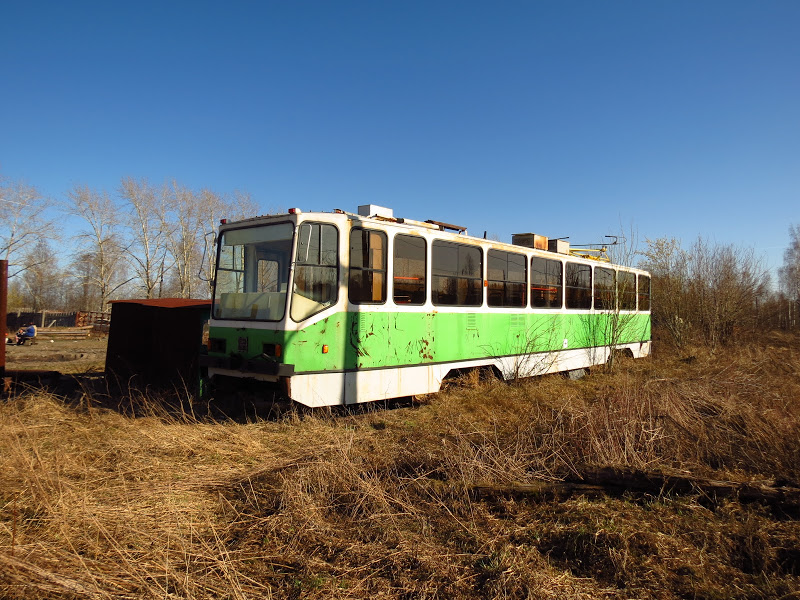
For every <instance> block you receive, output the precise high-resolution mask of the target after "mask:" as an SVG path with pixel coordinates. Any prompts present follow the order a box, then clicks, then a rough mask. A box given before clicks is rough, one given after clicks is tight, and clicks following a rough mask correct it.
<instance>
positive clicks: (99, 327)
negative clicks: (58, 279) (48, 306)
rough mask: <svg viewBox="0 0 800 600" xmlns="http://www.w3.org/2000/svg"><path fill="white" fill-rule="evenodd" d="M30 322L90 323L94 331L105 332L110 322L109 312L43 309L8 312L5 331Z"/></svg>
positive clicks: (49, 324) (52, 324) (48, 324)
mask: <svg viewBox="0 0 800 600" xmlns="http://www.w3.org/2000/svg"><path fill="white" fill-rule="evenodd" d="M30 323H33V324H34V325H36V326H37V327H86V326H87V325H92V326H93V329H94V330H95V331H105V332H107V331H108V328H109V325H110V324H111V313H103V312H81V311H77V312H61V311H56V310H43V311H39V312H31V311H18V312H10V313H8V314H7V315H6V331H17V330H18V329H19V328H20V327H24V326H26V325H28V324H30Z"/></svg>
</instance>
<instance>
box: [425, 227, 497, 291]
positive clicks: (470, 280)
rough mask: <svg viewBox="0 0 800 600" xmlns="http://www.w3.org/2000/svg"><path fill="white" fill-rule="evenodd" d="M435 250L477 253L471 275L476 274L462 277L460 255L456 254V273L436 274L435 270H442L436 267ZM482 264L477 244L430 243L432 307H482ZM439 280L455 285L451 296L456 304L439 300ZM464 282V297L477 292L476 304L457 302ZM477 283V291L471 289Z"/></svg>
mask: <svg viewBox="0 0 800 600" xmlns="http://www.w3.org/2000/svg"><path fill="white" fill-rule="evenodd" d="M437 248H439V249H444V248H451V249H453V248H454V249H456V250H461V249H464V250H466V251H469V252H477V253H478V265H477V269H473V273H477V276H475V275H464V274H462V273H461V271H462V270H463V268H462V261H461V258H462V257H461V254H460V253H457V254H456V265H455V266H456V271H455V274H452V273H447V272H444V273H443V274H437V270H442V271H444V269H441V268H440V266H439V265H437V261H436V258H437V256H436V253H437ZM483 263H484V252H483V248H482V247H481V246H479V245H477V244H464V243H460V242H451V241H450V240H443V239H435V240H433V241H432V242H431V286H430V287H431V303H432V304H433V305H434V306H465V307H480V306H483V305H484V293H483V281H484V280H483ZM441 279H449V280H451V281H453V282H454V283H455V286H454V287H455V292H453V294H454V295H455V296H456V302H453V303H451V302H442V301H441V299H440V298H439V295H440V294H439V286H438V285H437V282H438V280H441ZM461 282H464V283H466V284H467V286H466V294H464V295H465V297H469V296H470V294H471V293H472V294H475V292H476V291H477V294H475V295H476V296H477V298H476V300H477V302H472V303H461V302H459V301H458V296H459V287H460V286H459V284H460V283H461ZM476 283H477V290H475V289H472V286H475V285H476Z"/></svg>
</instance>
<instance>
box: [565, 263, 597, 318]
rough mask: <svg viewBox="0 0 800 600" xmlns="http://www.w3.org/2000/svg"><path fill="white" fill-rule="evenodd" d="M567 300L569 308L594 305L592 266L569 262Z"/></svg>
mask: <svg viewBox="0 0 800 600" xmlns="http://www.w3.org/2000/svg"><path fill="white" fill-rule="evenodd" d="M566 279H567V285H566V287H565V291H566V301H567V308H573V309H587V308H591V307H592V267H591V266H589V265H581V264H578V263H570V262H568V263H567V276H566Z"/></svg>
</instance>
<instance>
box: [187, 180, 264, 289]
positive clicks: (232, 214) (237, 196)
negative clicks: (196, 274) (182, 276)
mask: <svg viewBox="0 0 800 600" xmlns="http://www.w3.org/2000/svg"><path fill="white" fill-rule="evenodd" d="M200 204H201V206H202V208H201V213H200V215H201V225H202V227H203V231H202V234H203V247H202V252H203V257H204V261H203V264H202V265H201V269H202V272H201V274H200V275H201V279H202V280H203V282H204V284H205V286H204V290H203V291H204V293H205V296H206V297H207V298H210V297H211V294H212V292H213V285H214V281H213V279H214V265H215V261H216V256H215V255H214V250H215V249H214V247H213V244H211V241H212V240H213V239H214V236H213V234H214V232H215V231H216V229H217V227H219V221H220V219H222V218H227V219H231V220H237V219H246V218H249V217H254V216H256V215H257V214H258V206H257V205H256V203H255V202H253V199H252V198H251V197H250V194H248V193H247V192H242V191H239V190H236V191H234V193H233V195H232V196H231V197H229V198H223V197H222V196H220V195H218V194H217V193H216V192H213V191H211V190H208V189H203V190H201V192H200Z"/></svg>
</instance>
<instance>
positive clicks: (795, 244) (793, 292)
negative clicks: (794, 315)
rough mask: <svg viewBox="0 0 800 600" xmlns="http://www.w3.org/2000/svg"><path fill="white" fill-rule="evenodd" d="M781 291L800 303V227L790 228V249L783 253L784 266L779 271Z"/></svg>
mask: <svg viewBox="0 0 800 600" xmlns="http://www.w3.org/2000/svg"><path fill="white" fill-rule="evenodd" d="M778 274H779V277H780V285H781V291H783V293H784V294H786V296H787V297H788V298H789V299H790V300H793V301H795V302H800V225H793V226H789V247H788V248H786V250H785V251H784V253H783V266H782V267H781V268H780V269H779V271H778Z"/></svg>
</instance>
